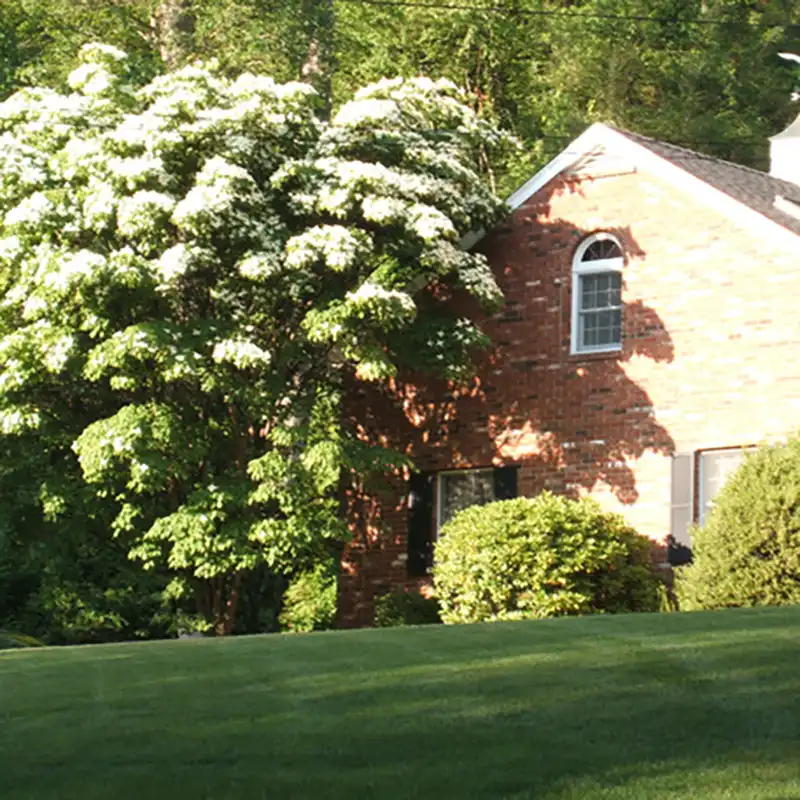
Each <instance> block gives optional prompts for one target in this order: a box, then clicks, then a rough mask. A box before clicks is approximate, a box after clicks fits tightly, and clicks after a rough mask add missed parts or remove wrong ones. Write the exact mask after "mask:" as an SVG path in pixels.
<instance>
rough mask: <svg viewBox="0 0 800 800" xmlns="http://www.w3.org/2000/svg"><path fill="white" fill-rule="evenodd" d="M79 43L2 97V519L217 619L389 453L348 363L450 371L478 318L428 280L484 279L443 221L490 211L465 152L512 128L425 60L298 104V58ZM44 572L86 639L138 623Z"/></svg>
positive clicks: (222, 622) (86, 589)
mask: <svg viewBox="0 0 800 800" xmlns="http://www.w3.org/2000/svg"><path fill="white" fill-rule="evenodd" d="M79 62H80V63H79V66H78V67H77V68H76V69H75V70H73V71H72V72H71V73H70V74H69V75H68V76H67V83H68V85H69V87H70V89H71V90H72V91H71V92H70V93H69V94H61V93H58V92H55V91H52V90H49V89H43V88H33V89H26V90H23V91H20V92H18V93H16V94H15V95H13V96H12V97H10V98H9V99H8V100H7V101H6V102H4V103H2V104H0V136H1V137H2V145H3V146H2V148H0V370H2V381H0V456H2V457H1V458H0V506H4V507H2V508H0V511H2V513H1V514H0V519H5V520H7V521H9V522H8V525H9V530H10V534H9V535H13V536H14V537H16V539H17V540H18V541H19V542H21V543H22V544H23V545H24V546H26V547H27V546H29V545H30V543H31V541H32V540H33V539H34V538H35V536H42V537H43V539H42V541H47V538H48V536H49V532H50V531H51V530H61V529H62V528H63V529H64V530H70V531H71V532H72V535H74V536H75V538H74V539H71V541H72V542H73V543H74V544H75V546H76V547H77V548H78V550H81V551H82V555H81V558H80V559H79V563H80V564H81V568H82V569H83V568H84V564H85V563H87V562H88V563H92V564H96V565H97V568H98V569H99V566H100V565H102V564H103V559H102V558H100V557H99V556H96V555H95V550H98V549H99V551H103V547H104V544H103V543H104V542H105V541H108V540H109V537H110V538H111V539H113V546H112V547H111V549H112V550H113V549H115V548H116V549H118V550H119V554H118V555H120V554H121V555H127V556H128V557H129V558H130V559H133V560H134V561H135V562H138V563H139V564H141V565H142V566H144V568H145V569H146V570H148V571H149V572H151V573H152V574H153V575H154V576H157V580H155V581H154V582H153V584H152V591H146V592H143V593H141V597H145V596H146V597H152V598H153V599H154V600H155V599H156V598H158V602H159V603H166V605H167V606H168V607H169V608H170V609H173V610H174V609H175V607H176V606H178V607H180V609H181V613H186V611H187V609H186V608H185V606H186V605H187V604H188V603H189V602H190V601H191V600H192V599H194V601H195V603H196V605H197V611H198V612H199V613H200V614H201V615H202V617H203V618H204V619H205V621H206V623H207V624H208V625H210V626H211V627H213V629H214V630H215V631H216V632H217V633H231V632H233V631H234V630H235V629H236V615H237V609H238V604H239V602H240V600H241V598H242V597H243V596H244V594H245V593H244V587H245V586H246V585H247V584H248V583H249V582H250V581H251V579H252V578H253V576H254V575H255V574H256V573H257V572H258V571H259V570H262V569H266V570H268V571H269V573H270V574H272V575H276V574H294V573H296V572H297V571H298V569H302V568H304V567H305V566H306V565H308V564H311V563H314V561H315V560H317V559H319V558H323V557H324V556H325V554H326V553H327V552H328V551H329V549H330V547H331V545H332V544H335V543H341V542H342V541H343V540H344V539H345V538H346V537H347V529H346V526H345V524H344V521H343V520H342V518H341V513H340V510H341V509H340V503H339V492H340V490H341V489H342V487H344V486H346V485H347V482H348V481H349V480H352V478H353V476H354V475H355V476H357V477H358V479H359V480H364V479H365V478H366V479H368V478H369V474H370V473H371V472H383V471H385V470H386V469H387V468H392V467H397V466H400V465H403V464H404V463H405V462H406V460H407V459H406V458H405V457H404V456H403V455H401V454H399V453H394V454H390V453H386V452H384V451H383V450H382V449H381V448H374V447H369V446H367V445H365V444H364V443H362V442H361V441H360V440H359V438H358V435H357V430H356V427H355V424H354V423H353V422H352V421H350V420H349V418H348V417H347V416H346V415H345V413H344V411H343V408H344V403H343V394H344V392H345V391H346V388H347V387H351V386H352V385H353V378H355V379H356V380H371V381H382V380H385V379H386V378H388V377H390V376H393V375H395V374H396V372H397V371H398V369H400V368H401V367H404V366H408V365H413V366H414V367H416V368H420V367H422V368H427V369H428V370H429V371H430V372H433V373H436V374H438V375H440V376H443V377H447V378H451V379H461V378H465V377H467V376H469V375H470V374H471V372H472V369H473V355H474V352H475V350H476V349H477V348H478V347H481V346H483V345H485V344H486V339H485V336H484V334H483V333H482V332H481V331H480V330H479V329H478V327H477V326H476V325H475V323H474V322H472V321H471V320H469V319H467V318H458V317H455V316H454V314H453V312H452V310H451V309H450V307H449V305H448V303H447V301H446V299H445V298H446V297H447V296H448V295H449V294H452V292H453V291H454V290H456V289H459V290H461V291H463V292H466V293H467V294H471V295H472V296H473V297H474V298H475V299H476V300H477V301H478V303H480V304H482V305H483V306H484V307H485V308H495V307H496V306H497V304H498V303H499V302H500V300H501V296H500V291H499V289H498V287H497V284H496V282H495V280H494V277H493V275H492V272H491V270H490V269H489V266H488V263H487V261H486V258H485V256H483V255H481V254H476V253H465V252H463V251H462V250H461V249H460V248H459V246H458V242H459V240H460V238H461V237H462V236H464V235H465V234H466V233H468V232H469V231H471V230H474V229H478V228H481V227H488V226H490V225H491V224H492V223H493V222H494V221H495V220H496V219H497V218H498V216H499V215H500V213H501V210H502V204H501V202H500V201H499V199H498V198H497V197H496V196H495V195H494V194H493V193H492V191H491V190H490V189H489V188H488V187H487V186H486V185H485V184H484V182H483V179H482V172H481V170H482V166H481V156H482V154H483V153H484V152H486V151H491V150H493V149H502V148H504V147H506V146H507V145H508V144H510V140H509V139H508V137H507V136H505V135H504V134H503V133H502V132H500V131H499V130H498V129H497V128H495V127H494V126H492V125H491V124H489V123H488V122H486V121H485V120H481V119H480V118H479V117H478V116H477V115H476V114H474V112H473V111H472V110H471V109H470V108H469V107H468V105H466V104H465V102H464V100H465V98H464V96H463V94H462V93H461V92H460V91H459V90H458V89H457V88H456V87H455V86H454V85H453V84H451V83H448V82H445V81H439V82H435V81H431V80H428V79H424V78H418V79H414V80H400V79H398V80H394V81H383V82H381V83H378V84H375V85H373V86H368V87H365V88H364V89H362V90H361V91H360V92H359V93H358V95H357V98H356V99H355V100H353V101H351V102H349V103H347V104H345V105H344V106H342V107H341V108H340V109H339V110H338V112H337V113H336V114H335V115H334V117H333V118H332V119H331V120H330V121H329V122H320V121H319V119H318V117H317V109H318V105H319V97H318V95H317V93H316V92H315V91H314V89H313V88H312V87H311V86H309V85H308V84H303V83H288V84H284V85H281V84H276V83H275V82H274V81H273V80H272V79H270V78H267V77H263V76H256V75H252V74H246V75H242V76H240V77H239V78H237V79H236V80H231V79H229V78H227V77H226V76H225V74H224V72H223V71H222V70H221V69H220V68H219V66H214V65H208V66H207V67H203V66H201V65H193V66H190V67H186V68H184V69H182V70H180V71H177V72H173V73H170V74H167V75H164V76H161V77H158V78H155V79H154V80H152V81H151V82H150V83H149V84H147V85H145V86H138V84H137V74H138V73H137V70H136V69H135V64H133V63H132V62H131V59H130V58H129V57H128V56H127V55H126V54H125V53H124V52H122V51H120V50H119V49H117V48H115V47H112V46H108V45H100V44H91V45H87V46H85V47H83V48H82V49H81V52H80V56H79ZM31 476H33V480H31ZM22 515H25V517H26V519H27V523H25V527H22V525H23V522H22ZM17 520H19V523H17ZM12 521H13V522H12ZM17 525H20V527H17ZM48 526H50V527H48ZM82 528H83V529H84V530H85V535H86V541H87V542H91V544H89V545H87V546H86V547H84V546H83V544H84V543H82V542H81V539H80V537H81V530H82ZM59 563H61V564H63V563H64V562H63V561H62V562H59ZM127 566H128V567H129V568H130V565H127ZM86 569H90V568H88V567H87V568H86ZM125 572H126V570H124V569H122V567H121V565H120V564H117V563H115V566H114V568H113V569H110V570H108V571H107V575H108V576H111V575H114V576H117V575H124V573H125ZM55 574H57V575H58V576H59V577H58V579H57V580H53V581H52V582H51V583H50V584H49V586H50V589H49V590H48V592H47V593H46V596H47V606H48V608H49V609H50V612H49V613H51V614H52V615H56V616H58V617H59V618H63V619H65V620H71V622H70V624H69V625H67V627H68V628H71V629H72V630H73V632H74V633H76V634H77V635H79V636H80V637H81V638H83V639H86V638H91V636H92V631H120V632H121V631H130V627H131V624H134V625H135V627H136V629H137V630H138V624H136V623H132V619H133V617H136V616H137V614H136V613H135V612H134V610H133V609H132V608H131V604H133V605H135V604H136V603H137V602H138V601H137V582H136V581H133V580H132V579H130V578H128V577H125V578H124V579H121V583H120V584H117V583H116V581H115V580H112V579H110V578H109V579H108V580H107V581H104V580H99V581H94V580H92V579H89V578H88V577H87V576H79V577H78V578H77V579H75V580H72V579H71V578H70V576H69V575H68V573H67V572H65V571H64V570H59V569H57V570H56V571H55ZM84 580H85V581H87V583H85V584H83V583H82V581H84ZM39 591H40V594H41V589H40V590H39ZM42 602H44V601H42ZM142 610H144V609H142ZM155 613H156V612H153V610H152V608H149V607H148V609H147V612H146V615H147V616H149V617H150V618H151V619H155V617H154V616H153V615H154V614H155ZM158 614H160V612H158ZM158 614H156V616H157V617H158V618H159V619H161V617H160V616H158ZM256 616H257V615H256ZM176 624H177V625H178V626H179V627H180V626H182V625H183V624H184V623H183V622H181V621H180V620H178V622H176V620H175V619H173V620H171V621H168V625H167V628H168V629H169V630H174V628H175V625H176ZM144 627H145V628H148V629H151V630H155V629H156V628H157V627H158V626H157V625H156V623H155V622H153V623H152V624H149V623H148V624H146V625H145V626H144Z"/></svg>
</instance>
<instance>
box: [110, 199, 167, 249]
mask: <svg viewBox="0 0 800 800" xmlns="http://www.w3.org/2000/svg"><path fill="white" fill-rule="evenodd" d="M174 208H175V198H173V197H171V196H170V195H168V194H164V193H163V192H154V191H149V190H143V191H140V192H136V193H135V194H133V195H131V196H130V197H125V198H124V199H123V200H122V201H121V202H120V204H119V209H118V211H117V228H118V230H119V232H120V233H121V234H122V235H123V236H129V237H131V238H134V237H137V236H141V235H147V234H150V233H155V232H157V231H158V230H159V229H161V228H163V225H164V223H165V222H166V220H167V219H169V215H170V214H171V213H172V210H173V209H174Z"/></svg>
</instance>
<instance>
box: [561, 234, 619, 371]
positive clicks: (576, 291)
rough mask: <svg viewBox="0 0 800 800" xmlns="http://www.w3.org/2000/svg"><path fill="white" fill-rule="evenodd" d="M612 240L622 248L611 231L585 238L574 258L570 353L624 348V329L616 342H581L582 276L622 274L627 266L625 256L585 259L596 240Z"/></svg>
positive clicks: (602, 351) (580, 353) (607, 351)
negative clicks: (588, 345) (594, 259)
mask: <svg viewBox="0 0 800 800" xmlns="http://www.w3.org/2000/svg"><path fill="white" fill-rule="evenodd" d="M607 241H611V242H614V244H616V245H617V247H619V249H620V252H623V250H622V243H621V242H620V241H619V239H617V237H616V236H613V235H612V234H610V233H595V234H592V235H591V236H589V237H588V238H587V239H584V240H583V241H582V242H581V243H580V245H579V247H578V249H577V250H576V251H575V255H574V257H573V259H572V335H571V336H570V355H573V356H574V355H583V354H586V353H617V352H619V351H620V350H622V341H621V337H622V331H620V341H619V342H618V343H616V344H603V345H595V346H594V347H581V344H580V336H579V333H580V312H581V295H582V293H583V292H582V290H581V278H582V277H583V276H584V275H597V274H598V273H604V272H618V273H620V274H622V270H623V267H624V266H625V258H624V256H620V257H618V258H604V259H601V260H599V261H586V262H585V261H583V257H584V255H585V254H586V251H587V250H588V249H589V248H590V247H591V246H592V245H593V244H594V243H595V242H607Z"/></svg>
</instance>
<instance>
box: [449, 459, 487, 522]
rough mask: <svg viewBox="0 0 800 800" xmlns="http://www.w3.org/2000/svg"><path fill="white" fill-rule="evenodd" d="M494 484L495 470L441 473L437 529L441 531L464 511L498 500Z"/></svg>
mask: <svg viewBox="0 0 800 800" xmlns="http://www.w3.org/2000/svg"><path fill="white" fill-rule="evenodd" d="M494 484H495V480H494V470H493V469H470V470H462V471H460V472H440V473H439V486H438V490H439V491H438V495H439V513H438V515H437V516H438V520H437V521H438V526H437V527H438V528H439V529H441V527H442V525H444V524H445V523H446V522H448V521H449V520H451V519H452V518H453V516H454V515H455V514H457V513H458V512H459V511H461V510H462V509H465V508H468V507H469V506H483V505H486V503H491V502H493V501H494V500H495V499H496V498H495V491H494Z"/></svg>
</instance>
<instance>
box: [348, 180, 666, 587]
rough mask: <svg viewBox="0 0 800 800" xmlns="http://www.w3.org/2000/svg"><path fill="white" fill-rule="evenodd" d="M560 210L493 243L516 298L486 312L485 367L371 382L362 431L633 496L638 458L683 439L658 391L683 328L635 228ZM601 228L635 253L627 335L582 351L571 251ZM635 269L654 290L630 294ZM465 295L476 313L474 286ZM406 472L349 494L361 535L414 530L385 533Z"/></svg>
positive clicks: (424, 454) (523, 475)
mask: <svg viewBox="0 0 800 800" xmlns="http://www.w3.org/2000/svg"><path fill="white" fill-rule="evenodd" d="M553 191H574V189H572V188H570V187H569V186H562V187H560V188H559V187H556V188H555V189H554V190H553ZM548 212H549V198H548V197H545V198H543V199H541V200H538V201H537V202H536V203H535V204H529V205H526V206H524V207H523V208H521V209H520V210H518V211H517V212H516V213H515V214H514V215H513V216H512V217H511V218H510V219H509V220H508V221H507V222H506V223H505V224H504V225H502V226H500V227H499V228H498V229H497V230H495V231H494V232H493V233H492V234H491V235H490V236H488V237H486V239H485V240H484V241H483V242H482V243H481V248H482V249H483V250H484V252H486V253H487V255H488V256H489V259H490V263H491V264H492V265H493V268H494V271H495V274H496V276H497V278H498V281H499V283H500V285H501V287H502V289H503V292H504V294H505V297H506V304H505V306H504V308H503V309H502V310H501V311H500V312H499V313H498V314H496V315H494V316H493V317H490V318H486V317H484V318H482V319H481V317H480V315H479V314H478V315H477V318H478V319H479V320H481V324H482V327H483V328H484V330H485V331H486V332H487V333H488V334H489V335H490V337H491V340H492V342H493V348H492V350H491V352H489V353H487V354H485V355H484V356H483V357H482V358H481V360H480V362H479V368H478V372H477V377H476V378H475V379H474V380H473V381H472V382H471V383H470V384H469V385H468V386H461V387H456V386H453V385H451V384H447V383H445V382H443V381H432V380H430V379H429V378H425V377H424V376H420V375H415V374H408V375H404V376H402V377H401V378H400V379H398V380H396V381H393V382H390V383H389V384H387V385H385V386H382V387H362V389H361V390H360V391H359V393H358V395H359V396H358V404H359V405H358V414H357V415H356V416H354V423H355V425H356V429H357V430H358V433H359V435H360V436H361V437H362V438H364V439H366V440H369V441H372V442H373V443H381V444H383V445H385V446H388V447H392V448H394V449H396V450H398V451H401V452H403V453H405V454H406V455H408V456H410V457H411V458H412V459H413V461H414V463H415V465H416V467H417V468H418V469H419V470H422V471H430V472H436V471H440V470H445V469H460V468H476V467H492V466H499V465H515V466H518V467H519V469H518V483H517V490H518V494H520V495H526V496H533V495H535V494H537V493H538V492H541V491H543V490H545V489H549V490H551V491H553V492H556V493H558V494H563V495H566V496H570V497H577V496H579V495H580V494H582V493H584V492H592V491H595V492H596V491H598V490H603V491H608V492H610V493H611V494H613V495H614V497H616V499H617V500H618V501H619V502H620V503H622V504H624V505H631V504H633V503H635V502H636V501H637V499H638V498H639V488H638V487H637V481H636V473H635V471H634V466H635V464H636V462H638V461H640V460H641V459H643V458H646V457H647V455H648V454H656V455H659V456H667V455H670V454H672V453H673V452H674V450H675V444H674V442H673V440H672V438H671V436H670V434H669V432H668V431H667V430H666V428H664V426H663V425H662V424H661V423H660V422H659V421H658V419H657V418H656V415H655V412H654V409H653V401H652V400H651V398H650V395H649V393H648V384H655V383H657V382H659V381H661V380H663V378H662V377H661V375H660V373H661V372H662V370H663V369H666V368H667V365H668V364H669V363H670V362H672V361H673V359H674V346H673V342H672V338H671V337H670V335H669V332H668V331H667V330H666V328H665V325H664V322H663V320H662V318H661V316H660V315H659V313H658V311H657V309H656V308H654V307H653V306H651V305H649V304H648V301H647V297H646V291H647V290H646V287H647V280H646V276H645V278H642V275H641V271H644V270H646V269H647V265H646V259H647V254H646V253H645V252H644V250H643V249H642V247H640V246H639V244H638V242H637V241H636V239H635V238H634V236H633V234H632V232H631V229H630V228H629V227H619V226H616V227H614V226H608V225H606V226H603V227H602V228H597V229H588V228H579V227H576V225H575V224H574V223H573V222H570V221H569V220H566V219H557V220H552V219H550V218H549V216H548ZM543 219H546V223H543V222H542V220H543ZM598 230H602V231H604V232H607V233H611V234H613V235H614V236H615V237H616V238H617V239H618V240H619V241H620V243H621V245H622V248H623V252H624V256H625V264H624V269H623V293H622V298H623V310H622V331H623V334H622V337H623V341H622V348H621V350H619V351H616V352H610V353H583V354H572V352H571V336H572V332H571V327H572V324H571V320H572V282H573V280H572V266H573V257H574V254H575V251H576V249H577V247H578V246H579V244H580V243H581V242H582V241H584V240H585V239H586V238H587V237H588V236H590V235H591V234H593V233H596V232H598ZM634 272H636V273H639V274H637V280H636V281H634V282H633V283H635V285H636V287H638V286H643V287H644V291H643V292H642V294H643V295H645V296H641V297H638V296H635V295H634V296H631V294H632V290H631V289H629V287H628V281H627V280H626V275H630V274H632V273H634ZM637 291H638V289H637ZM454 304H455V306H456V310H457V312H458V313H459V314H463V313H466V314H470V315H474V314H475V311H476V309H474V308H470V306H469V303H468V302H467V301H466V300H465V299H464V298H454ZM356 420H357V421H356ZM405 477H407V476H402V477H401V476H387V480H386V486H385V487H384V488H385V491H379V492H378V495H377V496H378V498H379V499H378V501H377V502H374V503H369V502H361V503H360V504H354V505H351V510H352V511H354V512H355V513H354V518H355V520H356V525H355V531H354V532H355V534H356V541H357V543H359V544H360V545H361V546H362V547H365V548H366V549H372V550H374V549H376V548H377V549H378V550H384V549H386V548H388V549H389V550H392V548H394V550H397V551H398V552H399V546H400V544H401V541H400V539H401V538H402V535H401V536H399V537H398V535H396V534H395V535H394V536H390V537H388V539H387V538H386V537H384V538H383V539H382V538H381V536H380V533H379V531H380V530H381V528H383V530H388V531H390V532H392V533H394V532H396V531H397V530H401V531H403V532H404V525H405V517H406V507H405V498H406V493H407V485H406V483H405V480H404V478H405ZM398 498H402V499H401V500H400V501H399V502H398ZM667 499H668V498H665V502H666V500H667ZM664 533H667V531H666V530H665V531H664ZM393 563H394V564H395V567H399V565H398V564H397V563H396V560H395V562H393ZM398 575H399V571H398Z"/></svg>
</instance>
